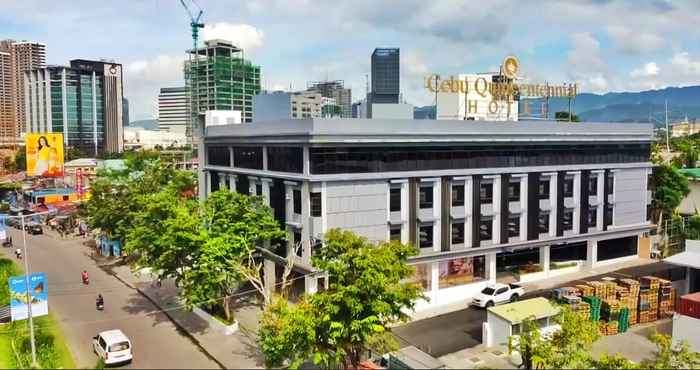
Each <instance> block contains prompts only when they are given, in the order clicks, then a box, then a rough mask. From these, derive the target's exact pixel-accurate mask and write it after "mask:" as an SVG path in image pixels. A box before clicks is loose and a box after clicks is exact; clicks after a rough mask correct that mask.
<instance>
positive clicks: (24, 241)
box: [21, 216, 38, 368]
mask: <svg viewBox="0 0 700 370" xmlns="http://www.w3.org/2000/svg"><path fill="white" fill-rule="evenodd" d="M21 217H22V244H23V245H24V252H23V253H24V257H23V259H24V284H25V285H26V288H27V313H28V315H29V341H30V343H31V345H32V367H33V368H37V367H38V366H37V363H36V343H35V341H34V320H33V319H32V296H31V294H30V289H29V255H28V254H27V230H26V229H25V227H24V218H25V217H26V216H21Z"/></svg>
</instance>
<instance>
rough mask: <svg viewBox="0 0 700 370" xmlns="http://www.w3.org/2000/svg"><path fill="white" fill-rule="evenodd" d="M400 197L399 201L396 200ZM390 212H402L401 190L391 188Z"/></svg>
mask: <svg viewBox="0 0 700 370" xmlns="http://www.w3.org/2000/svg"><path fill="white" fill-rule="evenodd" d="M396 197H398V199H396ZM389 212H401V188H400V187H391V188H389Z"/></svg>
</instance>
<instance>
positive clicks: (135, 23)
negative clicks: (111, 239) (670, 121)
mask: <svg viewBox="0 0 700 370" xmlns="http://www.w3.org/2000/svg"><path fill="white" fill-rule="evenodd" d="M188 1H189V0H188ZM197 2H198V4H199V5H201V6H202V8H203V9H204V12H205V13H204V21H205V22H206V24H207V28H206V29H205V30H204V36H205V37H207V38H225V39H230V40H232V41H234V42H235V43H237V44H238V45H240V46H242V47H243V48H244V49H245V51H246V55H247V56H248V57H250V58H251V59H252V60H253V61H254V62H255V63H257V64H259V65H261V67H262V75H263V76H262V77H263V88H267V89H289V87H290V85H291V87H292V89H295V90H297V89H302V88H304V87H305V86H306V82H307V81H310V80H322V79H326V78H329V79H342V80H345V81H346V85H348V86H349V87H351V88H352V89H353V100H357V99H359V98H360V97H361V96H362V95H364V94H365V75H366V74H368V73H369V70H370V55H371V53H372V50H373V49H374V48H375V47H400V48H401V62H402V70H401V90H402V92H403V94H404V98H405V99H406V100H407V101H408V102H409V103H413V104H415V105H425V104H431V103H432V96H431V94H429V93H427V92H426V91H425V90H424V89H423V88H422V86H423V81H424V78H425V76H426V75H427V74H429V73H440V74H444V75H449V74H454V73H472V72H485V71H490V70H495V69H496V68H498V65H499V64H500V62H501V60H502V59H503V57H505V56H506V55H510V54H512V55H516V56H518V57H519V59H520V60H521V68H522V70H523V77H524V78H526V79H528V80H530V81H533V82H535V81H545V80H546V81H549V82H578V83H579V85H580V87H581V88H580V90H581V91H589V92H598V93H602V92H607V91H637V90H645V89H652V88H662V87H666V86H678V85H696V84H700V27H698V25H700V1H697V0H676V1H664V0H540V1H535V0H519V1H518V0H489V1H483V0H480V1H473V0H461V1H458V0H433V1H425V0H401V1H398V0H397V1H386V0H385V1H381V0H353V1H346V0H235V1H234V0H197ZM0 9H3V11H2V12H1V13H0V38H14V39H19V40H23V39H26V40H33V41H39V42H43V43H46V44H47V53H48V61H49V63H51V64H65V63H67V62H68V60H70V59H74V58H106V59H113V60H115V61H117V62H120V63H122V64H123V65H124V71H125V72H124V73H125V96H126V97H127V98H129V100H130V107H131V118H132V120H135V119H148V118H152V117H153V116H154V115H155V111H156V96H157V93H158V88H159V87H165V86H177V85H181V84H183V81H182V79H183V77H182V60H183V59H184V58H185V54H184V50H185V49H186V48H188V47H189V46H190V45H191V38H190V31H189V20H188V18H187V15H186V13H185V11H184V10H183V9H182V8H181V6H180V4H179V1H178V0H121V1H102V2H99V1H98V2H96V1H88V0H72V1H68V0H54V1H45V0H21V1H19V0H0Z"/></svg>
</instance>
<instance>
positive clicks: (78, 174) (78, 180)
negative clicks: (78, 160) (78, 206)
mask: <svg viewBox="0 0 700 370" xmlns="http://www.w3.org/2000/svg"><path fill="white" fill-rule="evenodd" d="M75 190H76V191H77V192H78V199H83V171H82V169H80V168H78V169H76V170H75Z"/></svg>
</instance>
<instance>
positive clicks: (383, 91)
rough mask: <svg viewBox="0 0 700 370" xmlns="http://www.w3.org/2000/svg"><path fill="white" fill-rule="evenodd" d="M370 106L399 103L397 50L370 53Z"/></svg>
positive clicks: (380, 50) (378, 50) (375, 50)
mask: <svg viewBox="0 0 700 370" xmlns="http://www.w3.org/2000/svg"><path fill="white" fill-rule="evenodd" d="M371 94H372V104H398V103H399V49H398V48H391V49H374V52H373V53H372V90H371Z"/></svg>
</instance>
